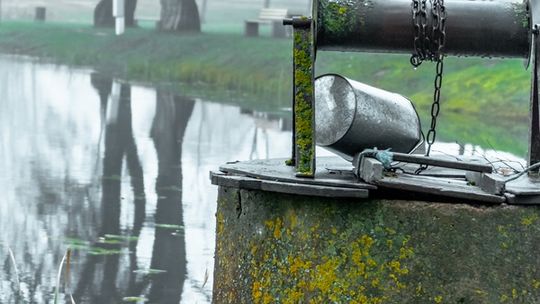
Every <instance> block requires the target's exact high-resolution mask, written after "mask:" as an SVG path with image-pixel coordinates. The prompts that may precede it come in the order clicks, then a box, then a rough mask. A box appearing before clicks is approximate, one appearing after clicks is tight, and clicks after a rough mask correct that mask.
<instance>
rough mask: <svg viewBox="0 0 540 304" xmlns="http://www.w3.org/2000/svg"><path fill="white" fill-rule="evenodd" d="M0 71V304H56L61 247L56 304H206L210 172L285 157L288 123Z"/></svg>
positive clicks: (144, 92)
mask: <svg viewBox="0 0 540 304" xmlns="http://www.w3.org/2000/svg"><path fill="white" fill-rule="evenodd" d="M0 67H1V68H0V109H1V110H0V193H2V198H1V201H0V231H1V233H0V262H2V264H1V265H2V268H1V270H0V303H15V302H21V303H52V302H53V300H54V293H55V287H56V286H57V283H56V281H57V274H58V268H59V266H60V262H61V260H62V257H63V256H64V254H65V253H66V250H67V249H68V248H71V249H72V255H71V259H70V263H69V265H70V267H69V268H70V273H69V275H68V274H67V273H66V272H65V271H63V272H62V279H61V285H60V289H59V291H60V298H61V300H62V301H60V303H63V300H64V299H66V297H67V296H68V295H69V294H71V293H72V294H73V296H74V299H75V301H76V303H121V302H123V301H124V302H126V301H131V300H133V301H136V300H139V302H142V301H143V300H144V299H147V300H148V302H150V303H190V304H191V303H209V302H210V300H211V292H212V275H213V273H212V272H213V254H214V241H215V240H214V236H215V235H214V229H215V218H214V214H215V208H216V197H217V189H216V187H215V186H212V185H211V184H210V181H209V178H208V176H209V174H208V172H209V171H210V170H215V169H216V168H218V167H219V165H220V164H223V163H225V162H228V161H235V160H249V159H259V158H276V157H287V156H288V153H289V151H290V122H289V121H287V120H283V119H281V118H278V117H272V116H269V115H263V114H258V113H253V112H250V111H245V110H242V109H240V108H238V107H234V106H227V105H223V104H220V103H215V102H210V101H204V100H200V99H193V98H189V97H185V96H175V95H172V94H169V93H166V92H160V91H156V90H155V89H152V88H147V87H142V86H137V85H130V84H127V83H125V82H122V81H119V80H113V79H110V78H107V77H105V76H103V75H99V74H96V73H92V72H91V71H85V70H71V69H68V68H66V67H58V66H52V65H44V64H37V63H33V62H31V61H28V60H21V59H16V60H15V59H13V58H6V57H0ZM434 150H435V151H439V152H440V153H452V154H486V155H488V156H490V157H498V158H502V159H510V160H517V161H522V160H520V159H519V158H516V157H514V156H512V155H510V154H505V153H500V152H494V151H487V150H484V149H481V148H480V147H476V146H473V145H465V146H460V145H457V144H437V145H436V146H435V147H434ZM318 153H319V154H320V155H324V154H326V155H328V153H323V152H322V151H321V150H318ZM516 166H518V165H516ZM10 250H11V251H12V252H13V257H11V255H10ZM15 266H16V267H15ZM68 277H69V278H71V279H70V280H68ZM18 281H20V283H18Z"/></svg>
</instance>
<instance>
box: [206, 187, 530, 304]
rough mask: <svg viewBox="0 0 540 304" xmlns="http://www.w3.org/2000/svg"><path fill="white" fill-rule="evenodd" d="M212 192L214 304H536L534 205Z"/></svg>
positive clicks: (230, 190) (255, 192)
mask: <svg viewBox="0 0 540 304" xmlns="http://www.w3.org/2000/svg"><path fill="white" fill-rule="evenodd" d="M455 203H456V204H442V203H425V202H413V201H395V200H394V201H386V200H370V201H355V200H332V199H321V198H314V197H300V196H291V195H283V194H275V193H268V192H262V191H246V190H238V189H234V188H224V187H222V188H220V192H219V199H218V212H217V246H216V265H215V267H216V268H215V278H214V303H539V302H540V259H538V255H539V252H540V208H538V207H516V206H497V207H484V206H470V205H465V204H459V202H455Z"/></svg>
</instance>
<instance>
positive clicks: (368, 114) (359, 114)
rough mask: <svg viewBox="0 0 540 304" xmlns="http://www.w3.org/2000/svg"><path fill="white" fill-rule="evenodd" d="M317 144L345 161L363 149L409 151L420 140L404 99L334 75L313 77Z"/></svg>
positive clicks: (415, 117) (417, 120)
mask: <svg viewBox="0 0 540 304" xmlns="http://www.w3.org/2000/svg"><path fill="white" fill-rule="evenodd" d="M315 122H316V138H317V145H319V146H321V147H324V148H326V149H328V150H330V151H332V152H334V153H336V154H338V155H340V156H341V157H343V158H345V159H346V160H348V161H352V160H353V158H354V156H355V155H356V154H357V153H360V152H362V151H363V150H365V149H372V148H378V149H379V150H383V149H391V151H394V152H401V153H410V152H411V151H413V150H414V149H415V148H416V147H418V146H419V145H420V144H421V143H422V142H423V141H422V131H421V130H422V128H421V126H420V118H419V117H418V113H417V112H416V110H415V108H414V106H413V105H412V103H411V102H410V100H408V99H407V98H405V97H403V96H401V95H399V94H395V93H391V92H387V91H384V90H381V89H378V88H374V87H371V86H368V85H366V84H363V83H360V82H357V81H354V80H350V79H347V78H345V77H342V76H339V75H336V74H327V75H323V76H320V77H318V78H317V79H316V80H315Z"/></svg>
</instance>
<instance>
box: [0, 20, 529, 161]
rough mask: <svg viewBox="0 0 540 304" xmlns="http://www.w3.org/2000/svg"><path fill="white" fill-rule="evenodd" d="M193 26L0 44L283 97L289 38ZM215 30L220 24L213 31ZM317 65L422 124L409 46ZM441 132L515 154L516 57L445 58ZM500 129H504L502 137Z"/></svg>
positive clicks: (123, 72) (11, 28) (19, 37)
mask: <svg viewBox="0 0 540 304" xmlns="http://www.w3.org/2000/svg"><path fill="white" fill-rule="evenodd" d="M206 29H207V30H206V32H205V33H204V34H200V35H188V34H185V35H175V34H166V33H158V32H156V31H154V30H151V29H149V28H147V27H145V28H141V29H131V30H128V31H127V33H126V34H125V35H124V36H121V37H116V36H114V35H113V31H112V30H108V29H95V28H92V27H91V26H89V25H82V24H81V25H73V24H51V23H45V24H35V23H25V22H9V23H2V25H1V26H0V52H3V53H17V54H24V55H30V56H36V57H39V58H44V59H45V60H48V61H52V62H54V63H61V64H68V65H74V66H92V67H94V68H96V69H97V70H100V71H103V72H105V73H110V74H113V75H115V76H118V77H122V78H125V79H128V80H135V81H143V82H150V83H152V84H154V85H156V86H160V87H166V88H168V89H171V90H176V91H179V92H182V93H184V94H190V95H199V96H204V97H206V98H210V99H216V100H218V101H221V100H225V101H228V102H234V103H237V104H240V105H242V106H246V107H251V108H257V109H261V110H276V109H279V108H281V107H288V106H290V96H291V82H292V80H291V65H292V62H291V60H292V59H291V58H292V56H291V49H292V43H291V41H290V40H288V39H271V38H268V37H261V38H255V39H253V38H252V39H246V38H244V37H242V35H241V34H240V33H239V28H238V27H237V25H233V24H224V25H222V26H221V27H220V26H219V25H216V24H213V25H207V26H206ZM220 31H221V32H220ZM317 56H318V59H317V60H318V62H317V73H318V74H322V73H329V72H334V73H339V74H342V75H345V76H347V77H350V78H353V79H355V80H359V81H362V82H365V83H368V84H371V85H374V86H378V87H381V88H384V89H387V90H390V91H394V92H398V93H401V94H403V95H405V96H408V97H409V98H410V99H411V100H413V101H414V103H415V105H416V107H417V109H418V111H419V112H420V115H421V117H422V118H423V121H424V125H425V126H427V125H428V124H429V121H428V120H427V117H428V113H429V108H430V104H431V98H432V92H433V77H434V66H433V65H432V64H430V63H425V64H423V65H422V66H421V67H420V68H419V69H418V70H414V69H412V67H411V66H410V64H409V56H408V55H372V54H361V53H338V52H319V53H318V55H317ZM445 68H446V72H445V78H444V83H443V101H442V118H441V131H440V132H439V134H441V136H442V138H443V139H445V140H447V141H454V140H459V141H460V142H472V143H475V144H479V145H482V146H484V147H489V146H493V147H494V148H497V149H502V150H507V151H510V152H514V153H517V154H519V155H524V154H525V150H526V133H527V132H526V128H527V122H526V121H527V117H528V116H527V113H528V96H529V81H530V76H529V72H527V71H525V69H524V67H523V62H522V60H506V61H503V60H487V59H469V58H447V59H446V60H445ZM501 135H504V136H501Z"/></svg>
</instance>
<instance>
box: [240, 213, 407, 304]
mask: <svg viewBox="0 0 540 304" xmlns="http://www.w3.org/2000/svg"><path fill="white" fill-rule="evenodd" d="M264 226H265V228H266V233H267V234H269V235H271V236H272V238H273V239H274V241H273V242H264V243H263V244H261V245H260V247H258V246H257V247H256V248H257V251H256V250H252V254H253V255H261V254H262V257H263V258H262V259H260V258H256V257H253V261H254V263H253V264H252V265H251V271H250V274H251V277H252V279H253V280H254V283H253V287H252V288H253V290H252V296H253V299H252V300H253V302H254V303H264V299H265V298H273V299H280V301H281V302H283V303H298V300H299V299H303V300H304V301H305V302H306V303H329V302H335V303H383V302H384V301H385V299H387V296H386V295H385V294H387V293H388V292H390V293H399V291H400V290H402V289H404V288H405V287H406V283H404V282H402V281H401V278H402V277H404V276H407V275H408V273H409V269H408V267H407V266H406V263H407V260H408V259H410V258H411V257H412V256H413V254H414V251H413V249H412V247H410V246H409V245H408V242H409V238H408V237H406V236H400V235H398V233H397V232H395V231H392V230H390V231H384V230H383V229H381V230H380V231H382V233H383V235H384V237H383V238H379V237H376V236H373V235H369V234H362V235H360V236H358V237H356V239H355V240H352V241H350V240H348V239H347V236H350V235H351V233H350V231H344V232H342V233H340V231H338V230H337V229H336V228H334V229H330V231H324V230H322V229H321V228H320V225H319V224H318V223H317V224H312V225H305V223H303V222H300V221H298V219H297V217H296V215H295V214H294V213H288V214H286V215H285V216H284V217H283V218H281V217H277V218H274V219H270V220H267V221H265V225H264ZM284 231H287V233H283V232H284ZM308 238H310V239H311V240H312V241H313V240H316V242H317V243H319V245H320V246H321V248H317V249H315V248H305V249H306V250H304V251H302V252H291V251H289V250H287V248H288V246H290V244H291V243H294V242H295V241H297V240H299V239H308ZM387 238H389V239H387ZM390 238H391V239H390ZM388 241H392V243H394V242H396V241H397V243H398V244H400V245H401V246H397V247H395V246H394V247H395V248H394V250H389V249H388V247H387V244H388ZM376 245H377V249H376V250H377V251H378V252H377V253H376V254H374V252H373V250H374V249H375V246H376ZM253 246H255V245H253ZM253 246H252V248H254V247H253ZM381 248H383V249H384V252H385V254H386V252H387V251H393V252H391V254H390V255H389V257H388V259H387V260H380V250H381ZM258 250H261V251H262V252H258ZM280 286H287V288H285V289H281V288H280Z"/></svg>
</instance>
